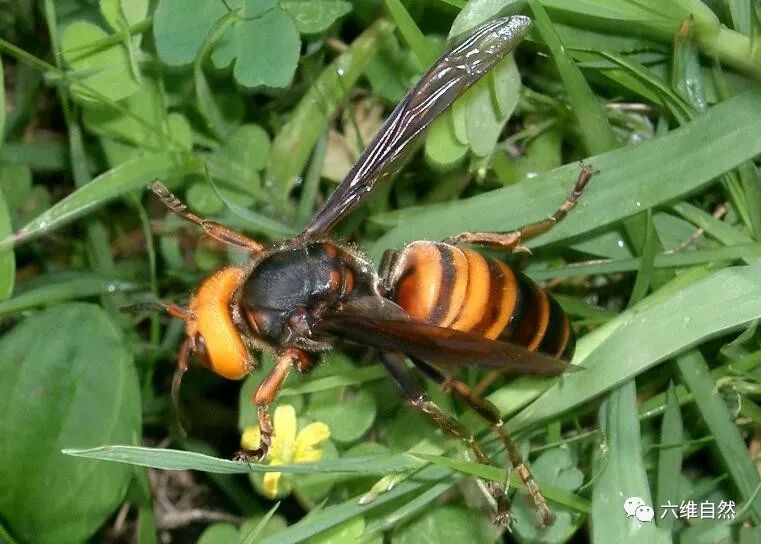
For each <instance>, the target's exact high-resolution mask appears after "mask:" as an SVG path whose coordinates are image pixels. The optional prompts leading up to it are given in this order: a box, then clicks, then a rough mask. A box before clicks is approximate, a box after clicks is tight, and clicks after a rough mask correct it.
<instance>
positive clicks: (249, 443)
mask: <svg viewBox="0 0 761 544" xmlns="http://www.w3.org/2000/svg"><path fill="white" fill-rule="evenodd" d="M261 435H262V433H261V431H260V430H259V427H258V426H256V425H249V426H248V427H246V428H245V429H243V434H242V435H241V436H240V445H241V447H242V448H243V449H246V450H255V449H256V448H258V447H259V437H261Z"/></svg>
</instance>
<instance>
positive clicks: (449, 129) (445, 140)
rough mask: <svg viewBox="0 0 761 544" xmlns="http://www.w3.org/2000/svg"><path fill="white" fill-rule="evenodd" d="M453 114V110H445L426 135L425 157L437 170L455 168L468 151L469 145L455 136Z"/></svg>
mask: <svg viewBox="0 0 761 544" xmlns="http://www.w3.org/2000/svg"><path fill="white" fill-rule="evenodd" d="M453 107H455V108H456V107H457V104H455V105H454V106H453ZM452 115H453V111H452V110H448V111H445V112H444V113H443V114H441V117H439V118H438V119H436V120H435V121H434V122H433V123H432V124H431V128H429V129H428V134H426V135H425V158H426V159H427V160H428V162H429V163H430V164H431V166H432V167H434V168H436V169H437V170H450V169H452V168H454V167H455V166H457V164H458V163H460V161H462V159H463V158H465V155H466V154H467V153H468V146H467V145H465V144H464V143H462V142H460V141H459V140H458V139H457V137H456V136H455V133H454V120H453V118H452Z"/></svg>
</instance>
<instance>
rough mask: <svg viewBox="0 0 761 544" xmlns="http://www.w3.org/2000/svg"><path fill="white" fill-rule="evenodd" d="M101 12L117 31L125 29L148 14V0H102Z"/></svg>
mask: <svg viewBox="0 0 761 544" xmlns="http://www.w3.org/2000/svg"><path fill="white" fill-rule="evenodd" d="M100 12H101V13H102V14H103V17H104V18H105V19H106V21H107V22H108V24H109V25H110V26H111V28H113V29H114V30H115V31H117V32H120V31H122V30H124V29H125V28H124V26H125V25H124V23H126V26H127V28H129V27H130V26H132V25H135V24H137V23H139V22H141V21H143V20H144V19H145V18H146V17H147V16H148V0H100Z"/></svg>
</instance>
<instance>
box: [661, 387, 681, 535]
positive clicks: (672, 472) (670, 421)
mask: <svg viewBox="0 0 761 544" xmlns="http://www.w3.org/2000/svg"><path fill="white" fill-rule="evenodd" d="M666 396H667V401H666V411H665V412H664V413H663V422H662V423H661V444H660V448H661V449H660V450H659V451H658V477H657V481H656V483H657V486H656V493H655V497H656V499H657V500H658V502H657V504H658V505H662V504H666V503H667V502H671V503H672V504H679V502H680V501H679V499H680V498H681V497H682V495H681V493H680V490H679V481H680V479H681V477H682V449H683V446H682V441H683V440H684V430H683V427H682V412H681V411H680V408H679V400H678V399H677V397H676V393H675V392H674V384H673V383H671V384H669V388H668V392H667V394H666ZM674 521H675V520H674V518H673V516H671V515H668V516H665V517H663V518H661V517H660V516H657V519H656V523H657V524H658V526H659V527H663V528H664V529H673V527H674Z"/></svg>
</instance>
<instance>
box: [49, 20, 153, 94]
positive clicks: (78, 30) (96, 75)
mask: <svg viewBox="0 0 761 544" xmlns="http://www.w3.org/2000/svg"><path fill="white" fill-rule="evenodd" d="M108 37H109V35H108V34H107V33H106V32H105V31H104V30H103V29H101V28H100V27H99V26H97V25H95V24H93V23H88V22H85V21H76V22H74V23H72V24H70V25H69V26H67V27H66V28H65V29H64V31H63V35H62V36H61V48H62V53H63V58H64V60H65V61H66V63H67V64H68V65H69V67H70V68H71V69H72V70H74V73H73V74H71V75H72V76H73V77H74V78H75V79H76V80H77V81H80V82H81V83H82V84H84V85H87V86H89V87H90V88H92V89H94V90H95V91H97V92H99V93H101V94H102V95H103V96H105V97H106V98H109V99H111V100H114V101H116V100H121V99H122V98H126V97H128V96H130V95H131V94H132V93H134V92H136V91H137V90H138V89H139V88H140V86H139V84H138V82H137V81H135V79H134V77H133V76H132V69H131V67H130V61H129V54H128V52H127V49H126V48H125V47H124V45H123V44H121V43H117V44H112V45H103V43H104V41H105V40H107V38H108ZM71 91H72V93H74V95H75V96H77V97H78V98H80V99H82V100H84V101H87V102H100V99H99V98H98V97H96V96H94V95H93V93H91V92H90V91H89V90H87V89H85V88H84V87H83V85H80V84H79V83H73V84H72V86H71Z"/></svg>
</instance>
